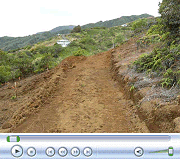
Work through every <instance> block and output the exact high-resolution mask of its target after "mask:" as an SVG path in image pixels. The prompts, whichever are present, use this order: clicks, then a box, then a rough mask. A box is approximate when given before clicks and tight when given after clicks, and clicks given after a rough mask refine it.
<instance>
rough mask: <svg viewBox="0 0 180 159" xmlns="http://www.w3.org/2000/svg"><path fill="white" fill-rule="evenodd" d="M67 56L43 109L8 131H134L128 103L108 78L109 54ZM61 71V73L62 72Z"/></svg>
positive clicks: (55, 76)
mask: <svg viewBox="0 0 180 159" xmlns="http://www.w3.org/2000/svg"><path fill="white" fill-rule="evenodd" d="M78 58H79V57H69V58H67V59H65V60H63V61H62V64H61V66H62V67H61V68H59V70H57V71H56V72H55V74H54V75H53V76H54V78H56V81H58V82H57V85H56V88H55V90H54V91H53V95H51V97H47V100H46V102H45V103H44V105H43V107H42V108H41V109H40V110H39V111H38V112H37V113H35V114H34V115H31V116H30V117H29V118H27V119H26V120H25V121H24V122H23V123H22V124H20V125H19V126H17V127H16V128H13V129H11V132H14V133H15V132H20V133H25V132H26V133H45V132H57V133H61V132H62V133H100V132H107V133H128V132H135V131H136V130H135V126H134V125H133V124H132V121H131V120H132V112H131V110H130V104H129V101H127V100H125V99H124V97H123V94H122V92H121V91H120V90H119V87H118V85H117V83H116V82H115V81H113V79H112V75H111V71H110V70H111V52H110V51H107V52H104V53H100V54H97V55H94V56H89V57H87V58H82V60H76V59H78ZM62 70H63V71H64V72H63V71H62Z"/></svg>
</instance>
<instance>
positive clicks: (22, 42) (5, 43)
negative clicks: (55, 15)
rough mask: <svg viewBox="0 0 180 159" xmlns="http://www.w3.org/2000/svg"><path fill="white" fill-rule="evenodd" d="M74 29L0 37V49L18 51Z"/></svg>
mask: <svg viewBox="0 0 180 159" xmlns="http://www.w3.org/2000/svg"><path fill="white" fill-rule="evenodd" d="M147 17H152V16H150V15H148V14H142V15H139V16H137V15H132V16H123V17H121V18H118V19H113V20H110V21H105V22H98V23H95V24H87V25H84V26H82V27H81V28H82V29H85V28H92V27H113V26H120V25H122V24H125V23H128V22H132V21H134V20H137V19H139V18H147ZM74 27H75V26H73V25H69V26H59V27H56V28H54V29H52V30H50V31H47V32H39V33H37V34H34V35H29V36H25V37H7V36H5V37H0V49H1V50H4V51H9V50H18V49H21V48H23V47H26V46H27V45H31V46H32V45H34V44H36V43H38V42H41V41H45V40H48V39H49V38H52V37H54V36H56V35H57V34H69V33H70V32H71V30H72V29H73V28H74ZM78 27H80V26H78ZM76 28H77V27H76ZM78 29H79V28H77V30H76V31H78ZM76 31H75V32H76ZM78 32H79V31H78Z"/></svg>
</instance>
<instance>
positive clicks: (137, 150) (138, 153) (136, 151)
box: [134, 147, 144, 157]
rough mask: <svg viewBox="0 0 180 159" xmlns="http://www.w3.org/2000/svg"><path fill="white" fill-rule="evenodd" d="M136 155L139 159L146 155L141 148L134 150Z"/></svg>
mask: <svg viewBox="0 0 180 159" xmlns="http://www.w3.org/2000/svg"><path fill="white" fill-rule="evenodd" d="M134 154H135V155H136V156H137V157H140V156H142V155H143V154H144V150H143V149H142V148H141V147H136V148H135V149H134Z"/></svg>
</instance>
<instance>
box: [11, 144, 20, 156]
mask: <svg viewBox="0 0 180 159" xmlns="http://www.w3.org/2000/svg"><path fill="white" fill-rule="evenodd" d="M11 154H12V155H13V156H14V157H21V156H22V154H23V148H22V147H21V146H19V145H15V146H13V147H12V148H11Z"/></svg>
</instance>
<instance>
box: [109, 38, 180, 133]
mask: <svg viewBox="0 0 180 159" xmlns="http://www.w3.org/2000/svg"><path fill="white" fill-rule="evenodd" d="M153 47H154V46H153V45H151V46H149V47H146V48H141V49H139V50H137V46H136V39H131V40H129V41H128V42H127V43H125V44H123V45H122V46H120V47H119V48H117V49H114V50H112V68H113V72H114V73H113V74H114V75H113V78H114V79H115V80H116V81H118V83H119V84H120V88H121V90H122V92H123V94H124V95H125V97H126V99H131V100H132V101H133V103H134V105H133V107H134V109H136V110H137V111H136V112H137V114H138V117H139V118H140V119H141V121H144V122H145V123H146V126H147V127H148V129H149V131H150V132H153V133H160V132H161V133H173V132H180V96H178V95H179V94H180V89H179V87H178V86H174V87H172V88H171V89H169V90H167V89H165V88H162V87H161V85H160V81H161V79H162V77H160V76H158V74H156V73H154V74H149V75H147V74H145V73H137V72H136V71H135V68H134V66H132V65H131V63H132V62H133V61H135V60H136V59H137V58H138V57H139V56H140V55H141V54H142V53H150V52H151V51H152V49H153Z"/></svg>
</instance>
